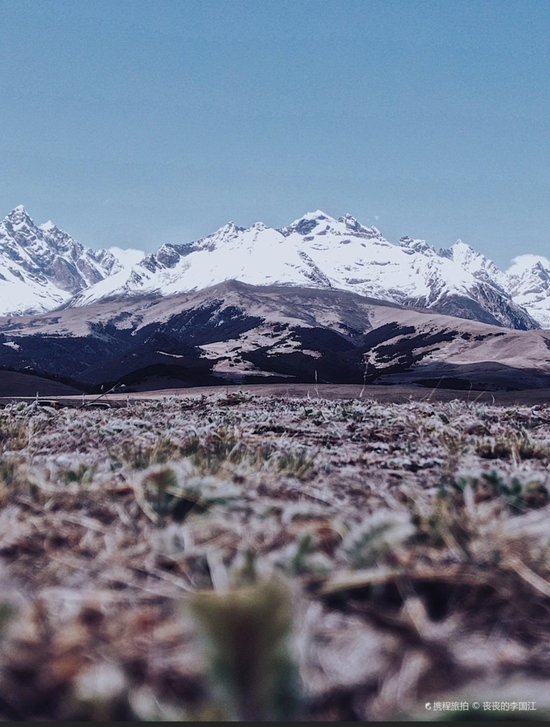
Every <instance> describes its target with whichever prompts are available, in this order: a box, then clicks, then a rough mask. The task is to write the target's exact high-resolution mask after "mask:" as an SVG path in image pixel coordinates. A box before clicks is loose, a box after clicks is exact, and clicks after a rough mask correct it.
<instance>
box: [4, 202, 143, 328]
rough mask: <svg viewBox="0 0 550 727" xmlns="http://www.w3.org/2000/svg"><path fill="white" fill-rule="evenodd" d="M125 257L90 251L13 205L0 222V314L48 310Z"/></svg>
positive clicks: (119, 268)
mask: <svg viewBox="0 0 550 727" xmlns="http://www.w3.org/2000/svg"><path fill="white" fill-rule="evenodd" d="M127 262H128V261H127V258H126V256H125V255H124V251H120V252H119V254H116V251H115V252H113V251H112V250H90V249H89V248H86V247H84V246H83V245H81V244H80V243H79V242H77V241H76V240H74V239H73V238H72V237H71V236H70V235H68V234H67V233H66V232H64V231H63V230H60V229H59V228H58V227H56V226H55V225H54V224H53V223H52V222H46V223H45V224H43V225H39V226H38V225H35V223H34V222H33V220H32V219H31V218H30V217H29V215H28V213H27V212H26V210H25V208H24V207H22V206H20V207H16V208H15V209H14V210H13V211H12V212H11V213H10V214H9V215H8V216H7V217H6V218H5V219H4V220H3V221H2V222H0V314H9V313H26V312H33V313H36V312H42V311H48V310H53V309H55V308H57V307H58V306H60V305H62V304H63V303H66V302H67V301H69V300H70V299H71V298H72V297H73V296H74V295H75V294H77V293H79V292H80V291H82V290H87V289H89V288H91V287H93V285H94V284H96V283H98V282H99V281H100V280H103V279H104V278H106V277H108V276H111V275H113V274H115V273H117V272H120V271H122V270H123V269H124V265H125V264H127ZM134 262H137V259H136V258H134Z"/></svg>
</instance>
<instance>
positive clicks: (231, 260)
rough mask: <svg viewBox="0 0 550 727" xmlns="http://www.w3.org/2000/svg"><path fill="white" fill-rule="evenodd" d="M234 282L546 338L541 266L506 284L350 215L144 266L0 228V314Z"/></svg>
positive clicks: (548, 298) (306, 221) (137, 256)
mask: <svg viewBox="0 0 550 727" xmlns="http://www.w3.org/2000/svg"><path fill="white" fill-rule="evenodd" d="M226 280H238V281H240V282H243V283H247V284H249V285H256V286H262V285H286V286H297V287H309V288H335V289H341V290H347V291H351V292H355V293H358V294H360V295H364V296H368V297H372V298H376V299H379V300H384V301H390V302H394V303H397V304H400V305H406V306H413V307H418V308H427V309H430V310H432V311H434V312H438V313H443V314H449V315H454V316H458V317H462V318H467V319H473V320H478V321H481V322H484V323H489V324H493V325H494V324H496V325H501V326H506V327H509V328H517V329H530V328H537V327H539V326H540V325H542V326H547V327H550V261H548V260H546V258H542V257H539V256H529V255H527V256H525V255H524V256H520V257H519V258H516V260H515V261H514V264H513V266H512V268H510V270H509V271H507V272H506V273H504V272H502V271H501V270H499V269H498V268H497V267H496V265H495V264H494V263H493V262H491V261H490V260H489V259H488V258H486V257H485V256H484V255H482V254H480V253H478V252H476V251H475V250H473V249H472V248H471V247H470V246H469V245H466V244H464V243H463V242H461V241H460V240H459V241H457V242H456V243H455V244H454V245H453V246H452V247H450V248H449V249H445V250H439V252H436V250H434V248H433V247H431V246H430V245H428V244H427V243H426V242H425V241H424V240H414V239H411V238H410V237H403V238H401V240H400V241H399V243H398V244H393V243H391V242H389V241H388V240H386V239H385V238H384V237H383V236H382V234H381V233H380V231H379V230H378V229H377V228H375V227H365V226H364V225H361V224H360V223H359V222H358V221H357V220H356V219H355V218H353V217H351V215H346V216H344V217H340V218H339V219H335V218H333V217H330V216H329V215H327V214H325V213H324V212H322V211H321V210H317V211H315V212H311V213H308V214H306V215H304V216H303V217H301V218H300V219H298V220H295V221H294V222H293V223H292V224H290V225H288V226H287V227H283V228H282V229H278V230H277V229H273V228H270V227H267V226H266V225H264V224H263V223H261V222H258V223H256V224H255V225H252V227H249V228H248V229H245V228H243V227H237V226H236V225H235V224H234V223H232V222H230V223H228V224H227V225H225V226H224V227H222V228H220V229H219V230H218V231H217V232H215V233H214V234H212V235H209V236H208V237H205V238H202V239H200V240H197V241H195V242H191V243H189V244H183V245H171V244H165V245H162V247H161V248H160V249H159V250H158V251H157V252H156V253H155V254H152V255H147V256H145V255H144V253H142V252H140V251H137V250H121V249H120V248H116V247H113V248H111V249H109V250H98V251H94V250H90V249H87V248H84V247H83V246H82V245H81V244H80V243H78V242H76V241H75V240H73V239H72V238H71V237H70V236H69V235H68V234H67V233H65V232H63V231H62V230H59V229H58V228H57V227H56V226H55V225H54V224H53V223H51V222H47V223H46V224H44V225H40V226H38V227H37V226H36V225H35V224H34V223H33V221H32V220H31V219H30V217H29V216H28V214H27V213H26V211H25V209H24V208H23V207H17V208H16V209H15V210H13V212H12V213H11V214H10V215H8V217H6V218H5V220H4V221H3V222H2V223H0V314H2V313H4V314H13V313H23V312H40V311H48V310H53V309H55V308H58V307H60V306H67V305H69V306H82V305H89V304H91V303H94V302H96V301H101V300H106V299H110V298H118V297H122V298H132V297H136V296H143V295H155V296H157V295H162V296H169V295H175V294H178V293H186V292H192V291H196V290H201V289H204V288H208V287H210V286H213V285H217V284H219V283H222V282H224V281H226Z"/></svg>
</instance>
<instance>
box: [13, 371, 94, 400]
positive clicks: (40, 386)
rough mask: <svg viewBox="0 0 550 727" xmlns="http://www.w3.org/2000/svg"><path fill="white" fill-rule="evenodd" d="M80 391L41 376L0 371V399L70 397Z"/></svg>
mask: <svg viewBox="0 0 550 727" xmlns="http://www.w3.org/2000/svg"><path fill="white" fill-rule="evenodd" d="M81 393H82V390H81V389H77V388H75V387H73V386H68V385H66V384H62V383H61V382H59V381H54V380H52V379H45V378H43V377H41V376H33V375H31V374H22V373H19V372H17V371H2V370H0V397H10V396H14V397H15V396H36V395H38V396H39V397H42V396H71V395H77V394H81Z"/></svg>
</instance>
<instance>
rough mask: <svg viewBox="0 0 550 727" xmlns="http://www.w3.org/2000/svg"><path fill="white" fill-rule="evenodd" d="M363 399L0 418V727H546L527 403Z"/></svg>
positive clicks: (323, 390)
mask: <svg viewBox="0 0 550 727" xmlns="http://www.w3.org/2000/svg"><path fill="white" fill-rule="evenodd" d="M243 388H244V389H247V388H248V390H243ZM383 388H385V389H390V388H391V389H392V390H393V391H394V392H395V387H371V388H368V389H367V388H365V390H363V392H361V387H331V386H327V385H319V387H318V389H317V388H316V387H313V386H309V387H307V386H304V387H296V386H293V387H292V389H291V390H290V391H291V392H292V395H290V394H289V393H288V392H286V391H285V389H286V387H280V386H279V387H277V389H276V390H272V389H270V387H261V388H258V387H254V388H253V389H252V387H227V388H225V387H224V388H223V389H220V388H217V389H215V390H213V391H212V390H207V391H205V390H199V389H195V390H192V391H186V392H185V394H183V392H181V391H178V392H177V394H176V395H172V394H171V392H167V391H162V392H156V393H155V397H152V396H151V395H150V394H149V395H145V394H143V395H135V396H132V397H130V398H128V397H127V396H126V395H125V394H119V395H112V394H111V395H109V398H111V400H112V402H113V403H115V402H116V401H119V402H120V404H121V406H120V407H116V406H113V407H112V408H108V409H97V408H91V407H86V406H85V407H82V408H71V407H63V406H61V407H56V406H42V405H41V404H40V402H36V401H28V402H25V401H19V402H17V403H11V404H7V405H5V406H4V408H2V409H0V579H1V583H2V592H1V593H2V595H1V598H0V628H1V632H0V716H2V717H3V718H4V719H11V720H13V719H18V720H33V719H46V720H64V719H83V720H105V719H107V720H136V719H137V720H143V721H150V720H159V719H160V720H182V719H184V720H185V719H187V720H197V719H202V720H205V719H241V720H242V719H245V720H246V719H314V720H391V719H402V720H419V719H422V720H424V719H441V718H442V717H449V716H450V715H451V714H455V715H457V716H458V717H457V718H458V719H462V718H464V713H463V710H464V709H465V708H464V704H468V714H469V716H470V718H472V716H475V715H476V714H479V715H480V716H482V717H484V718H487V716H492V717H495V718H497V717H498V718H501V717H502V715H503V713H504V712H503V710H505V709H509V710H513V711H515V712H517V713H520V712H521V713H522V715H524V716H527V717H529V716H537V717H539V718H540V717H541V716H545V715H546V714H548V710H549V708H550V697H549V695H550V688H549V687H550V682H549V681H548V674H549V669H550V650H549V649H548V643H549V636H550V573H549V568H550V527H549V514H550V495H549V488H550V482H549V469H548V468H549V465H550V429H549V425H550V406H549V405H548V404H546V403H545V402H544V401H543V400H542V399H541V400H539V401H533V402H531V403H530V404H529V405H527V404H525V403H521V404H518V403H514V401H513V400H511V401H509V402H506V403H505V404H504V405H497V404H493V402H492V400H491V401H489V402H487V401H483V400H482V399H481V397H479V398H477V397H478V394H479V392H477V393H476V394H472V396H471V397H470V398H469V399H468V398H467V397H466V398H463V396H464V395H463V393H462V394H461V399H459V398H455V396H454V395H456V394H457V392H453V398H452V399H451V400H446V401H445V400H444V401H439V400H436V396H438V395H442V396H443V395H446V392H437V391H436V392H430V391H425V390H422V391H421V392H419V393H421V394H422V396H423V398H420V399H419V400H414V399H410V398H409V396H410V393H411V392H410V391H408V390H404V391H401V392H400V395H402V396H403V397H404V400H403V401H401V402H395V401H391V402H389V401H387V400H384V398H383V397H384V396H388V397H389V396H390V394H391V392H390V391H382V389H383ZM375 390H376V391H375ZM252 392H253V393H252ZM414 392H418V389H415V390H414ZM414 392H413V394H414ZM361 393H362V396H361V397H360V396H359V394H361ZM374 393H376V398H375V397H374V396H373V394H374ZM269 394H270V395H269ZM317 394H319V396H317ZM344 394H345V395H344ZM352 395H353V396H352ZM503 396H504V395H503ZM378 397H380V398H378ZM92 398H93V397H90V399H92ZM394 398H395V394H394ZM476 398H477V400H476ZM90 399H88V401H89V400H90ZM70 401H71V400H69V402H70ZM72 403H73V404H74V405H76V403H78V404H79V406H80V405H81V404H82V401H81V400H80V399H73V400H72ZM426 703H429V704H430V706H431V707H432V706H433V707H434V708H433V709H430V710H426V708H425V705H426ZM443 704H445V705H447V706H446V707H445V709H443V707H442V706H441V705H443ZM476 704H479V707H476V706H475V705H476ZM505 704H507V705H508V704H509V705H512V704H515V705H516V706H515V707H511V706H510V707H509V708H508V707H504V706H503V705H505ZM435 705H438V707H437V709H435ZM487 705H492V706H489V707H487ZM495 705H497V707H495ZM533 705H534V707H533ZM434 710H435V711H434ZM476 710H478V711H477V712H476Z"/></svg>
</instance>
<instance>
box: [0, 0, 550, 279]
mask: <svg viewBox="0 0 550 727" xmlns="http://www.w3.org/2000/svg"><path fill="white" fill-rule="evenodd" d="M0 18H1V27H2V42H1V44H0V159H1V167H0V169H1V174H0V203H1V204H0V216H3V215H4V214H7V213H8V212H9V211H10V210H11V209H12V208H13V207H14V206H16V205H17V204H24V205H25V206H26V207H27V209H28V211H29V213H30V214H31V216H32V217H33V218H34V219H35V221H37V222H43V221H45V220H47V219H49V218H51V219H52V220H53V221H54V222H55V223H56V224H58V225H59V226H60V227H63V228H64V229H66V230H67V231H68V232H70V233H71V234H72V235H73V236H74V237H76V238H77V239H79V240H80V241H81V242H83V243H84V244H86V245H89V246H90V247H103V246H112V245H119V246H121V247H140V248H142V249H145V250H147V251H153V250H155V249H157V248H158V247H159V246H160V245H161V244H162V243H163V242H172V243H174V242H188V241H190V240H192V239H195V238H198V237H200V236H203V235H206V234H209V233H211V232H213V231H214V230H215V229H217V228H218V227H220V226H221V225H223V224H225V223H226V222H228V221H229V220H233V221H234V222H236V223H237V224H238V225H243V226H248V225H250V224H253V223H254V222H256V221H259V220H261V221H263V222H265V223H266V224H268V225H271V226H282V225H285V224H288V223H289V222H291V221H292V220H293V219H295V218H297V217H300V216H301V215H302V214H304V213H305V212H307V211H311V210H315V209H317V208H321V209H323V210H324V211H325V212H327V213H328V214H331V215H333V216H335V217H337V216H340V215H342V214H345V213H348V212H349V213H350V214H352V215H354V216H355V217H357V218H358V219H359V220H360V221H361V222H363V223H364V224H373V225H376V226H377V227H379V228H380V229H381V231H382V233H383V234H384V235H385V236H386V237H387V238H388V239H390V240H391V241H394V242H396V241H397V240H398V239H399V237H401V236H403V235H411V236H412V237H421V238H423V239H426V240H427V241H428V242H429V243H430V244H432V245H434V246H435V247H446V246H448V245H451V244H452V243H453V242H454V241H455V240H456V239H457V238H458V237H460V238H462V239H463V240H464V241H465V242H467V243H469V244H471V245H472V246H473V247H475V248H476V249H478V250H480V251H481V252H484V253H485V254H487V255H489V256H490V257H492V258H493V259H494V260H495V261H496V262H497V263H498V264H500V265H501V266H506V265H507V264H508V262H509V261H510V259H511V258H512V257H514V256H515V255H518V254H521V253H523V252H533V253H538V254H543V255H547V256H548V255H550V163H549V162H550V159H549V156H550V155H549V151H550V40H549V38H550V2H549V1H548V0H522V1H521V2H520V1H519V0H467V1H466V0H292V1H289V0H86V1H82V0H80V1H77V0H0Z"/></svg>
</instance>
